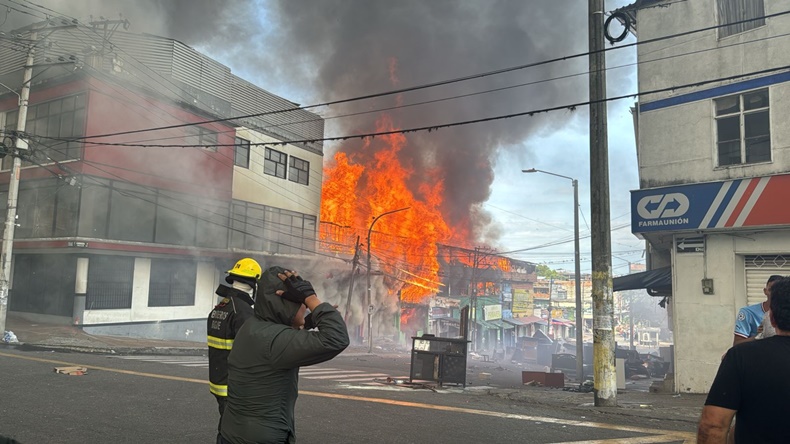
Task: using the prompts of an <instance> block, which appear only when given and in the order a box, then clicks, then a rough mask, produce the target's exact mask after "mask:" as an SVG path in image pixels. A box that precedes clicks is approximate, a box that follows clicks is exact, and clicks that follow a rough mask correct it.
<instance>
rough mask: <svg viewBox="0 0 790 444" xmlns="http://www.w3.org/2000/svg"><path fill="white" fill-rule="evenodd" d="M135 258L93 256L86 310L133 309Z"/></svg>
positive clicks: (89, 265) (90, 266) (89, 267)
mask: <svg viewBox="0 0 790 444" xmlns="http://www.w3.org/2000/svg"><path fill="white" fill-rule="evenodd" d="M133 281H134V258H133V257H124V256H92V257H91V258H90V262H89V264H88V294H87V295H86V298H85V309H86V310H104V309H114V308H132V284H133Z"/></svg>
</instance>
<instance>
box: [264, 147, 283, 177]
mask: <svg viewBox="0 0 790 444" xmlns="http://www.w3.org/2000/svg"><path fill="white" fill-rule="evenodd" d="M275 153H276V156H277V157H278V158H279V159H274V158H273V157H274V156H275ZM272 168H274V171H272ZM287 171H288V154H286V153H284V152H282V151H277V150H275V149H273V148H269V147H266V152H265V153H264V160H263V174H266V175H267V176H274V177H278V178H280V179H285V178H286V173H287Z"/></svg>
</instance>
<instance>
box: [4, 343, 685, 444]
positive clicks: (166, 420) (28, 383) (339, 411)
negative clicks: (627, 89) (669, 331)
mask: <svg viewBox="0 0 790 444" xmlns="http://www.w3.org/2000/svg"><path fill="white" fill-rule="evenodd" d="M67 365H81V366H85V367H88V372H87V374H85V375H82V376H68V375H63V374H57V373H55V372H54V368H55V367H59V366H67ZM408 367H409V366H408V358H407V357H400V358H399V357H394V358H392V357H364V356H354V355H347V356H344V355H341V357H339V358H337V359H335V360H333V361H330V362H328V363H324V364H321V365H319V366H315V367H310V368H305V369H303V370H302V371H301V374H300V397H299V401H298V402H297V408H296V417H297V423H296V428H297V437H298V440H299V442H300V443H302V444H305V443H320V444H332V443H368V442H376V443H398V444H404V443H434V444H440V443H481V442H497V443H500V442H513V443H549V442H556V443H559V442H612V443H615V442H617V443H623V442H625V443H628V442H635V443H636V442H639V443H641V442H667V443H670V442H684V440H687V439H690V437H691V436H692V435H691V434H690V433H689V432H690V431H691V430H689V428H688V427H686V428H685V429H684V428H682V427H681V428H680V431H670V430H663V429H661V428H659V427H657V426H658V425H659V424H657V423H656V422H655V421H650V420H648V419H641V420H640V419H634V418H619V417H606V416H605V415H598V416H595V415H594V414H591V415H589V416H580V415H579V413H578V412H577V411H573V410H565V409H555V410H551V409H547V408H546V407H545V406H530V405H522V404H515V403H513V402H511V401H508V400H503V399H501V398H498V397H495V396H487V395H485V394H484V393H485V390H480V387H479V386H480V385H481V384H482V383H480V384H473V385H472V387H471V388H469V389H467V390H461V389H460V388H457V389H456V388H451V389H447V390H439V391H438V392H433V391H431V390H425V389H413V388H405V387H403V386H388V385H382V384H377V383H375V382H373V381H372V379H374V378H386V376H391V377H396V378H397V377H401V376H405V375H408V369H409V368H408ZM471 371H475V370H471ZM0 372H2V373H1V374H0V378H1V379H0V381H2V383H0V435H3V436H10V437H14V438H15V439H17V440H19V441H20V442H21V443H22V444H31V443H53V444H55V443H145V442H156V443H200V442H206V443H209V442H213V439H214V436H215V429H216V423H217V419H218V415H217V412H216V402H215V401H214V399H213V397H212V396H211V395H210V394H209V392H208V385H207V382H206V378H207V372H208V370H207V369H206V367H205V358H201V357H172V356H168V357H131V358H130V357H119V356H100V355H90V354H64V353H54V352H40V351H37V352H32V351H28V352H26V351H19V350H13V349H0ZM676 428H677V427H676ZM686 442H691V441H686Z"/></svg>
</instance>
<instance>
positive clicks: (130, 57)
mask: <svg viewBox="0 0 790 444" xmlns="http://www.w3.org/2000/svg"><path fill="white" fill-rule="evenodd" d="M55 22H56V21H53V22H51V23H42V24H36V25H32V26H31V27H28V28H24V29H20V30H17V31H15V32H14V33H12V34H13V35H15V36H18V39H19V42H20V43H19V44H18V45H16V46H15V47H14V48H11V47H10V46H2V47H0V82H2V83H3V84H5V85H20V84H21V83H22V74H23V71H24V65H25V58H26V57H27V53H28V51H30V48H31V47H32V44H31V43H25V42H30V41H31V40H33V41H35V63H34V68H33V81H32V82H31V94H30V105H29V107H28V114H27V120H26V127H25V131H24V134H16V133H15V132H14V130H16V128H17V120H18V119H17V117H18V115H19V111H18V102H17V95H15V94H14V93H12V92H6V93H4V94H2V95H0V128H4V129H5V131H4V136H5V137H11V138H14V137H22V138H25V139H28V140H29V149H28V150H27V152H23V153H22V157H23V159H24V162H23V168H22V171H21V175H20V191H19V198H18V205H17V213H18V223H17V227H16V230H15V236H14V238H15V242H14V251H13V253H14V254H13V261H12V277H11V290H10V296H9V297H10V299H9V301H10V307H9V308H10V311H12V312H16V313H18V314H27V315H35V316H49V317H50V319H51V320H53V321H57V322H64V323H73V324H76V325H80V326H81V327H82V328H83V329H84V330H85V331H88V332H91V333H101V334H114V335H129V336H141V337H154V338H162V339H181V340H195V341H204V340H205V316H206V315H207V313H208V312H209V311H210V310H211V308H212V307H213V305H214V304H215V303H216V296H215V295H214V290H215V288H216V287H217V285H218V284H219V283H220V282H221V280H222V278H223V276H224V272H225V271H226V270H228V269H230V268H231V266H232V265H233V263H234V262H235V261H236V260H237V259H239V258H241V257H245V256H251V257H254V258H256V259H258V260H259V262H261V263H262V265H263V266H264V267H266V266H268V265H273V263H272V262H276V263H277V264H278V265H285V266H288V265H290V264H299V263H304V262H305V261H307V260H309V259H310V258H311V257H312V255H313V254H314V253H315V250H316V232H317V225H318V218H319V214H320V204H321V200H320V196H321V184H322V164H323V162H322V160H323V147H322V144H321V142H304V143H287V142H288V141H293V140H307V139H309V140H316V139H321V138H322V137H323V120H322V119H320V118H319V117H318V116H317V115H315V114H312V113H309V112H306V111H303V110H298V109H296V110H293V109H294V108H298V107H297V105H295V104H293V103H292V102H289V101H287V100H285V99H283V98H280V97H277V96H275V95H274V94H271V93H269V92H267V91H264V90H262V89H260V88H258V87H256V86H254V85H253V84H252V83H250V82H247V81H246V80H244V79H241V78H239V77H237V76H235V75H233V74H232V73H231V71H230V69H229V68H228V67H226V66H224V65H221V64H220V63H218V62H216V61H215V60H212V59H210V58H209V57H207V56H205V55H203V54H200V53H198V52H197V51H195V50H193V49H192V48H190V47H188V46H186V45H184V44H183V43H181V42H178V41H175V40H172V39H167V38H162V37H155V36H150V35H138V34H132V33H126V32H120V31H118V32H116V33H114V34H112V35H111V36H106V35H104V36H103V35H100V34H98V33H97V32H96V31H95V30H93V29H92V28H89V27H85V26H82V25H74V26H60V25H59V24H58V23H55ZM53 23H54V24H53ZM55 25H57V26H55ZM53 48H56V49H53ZM64 60H65V62H64ZM289 109H292V111H288V112H280V111H283V110H289ZM239 116H242V117H239ZM151 128H162V129H160V130H156V131H148V130H149V129H151ZM12 161H13V159H12V156H10V155H9V156H5V158H4V159H3V161H2V166H1V168H0V183H2V184H3V185H0V202H2V207H3V210H2V214H0V217H2V218H3V220H5V215H6V202H7V194H8V183H9V172H10V167H11V164H12Z"/></svg>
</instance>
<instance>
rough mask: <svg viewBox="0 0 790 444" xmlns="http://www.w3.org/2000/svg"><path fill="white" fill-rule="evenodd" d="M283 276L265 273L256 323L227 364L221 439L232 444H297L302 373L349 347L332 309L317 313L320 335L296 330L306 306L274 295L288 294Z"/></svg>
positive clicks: (241, 337)
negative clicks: (304, 368) (296, 419)
mask: <svg viewBox="0 0 790 444" xmlns="http://www.w3.org/2000/svg"><path fill="white" fill-rule="evenodd" d="M283 271H284V270H283V269H282V268H280V267H272V268H269V269H268V270H266V272H264V273H263V276H262V277H261V280H260V283H261V285H260V288H261V290H259V293H258V297H257V300H256V304H255V317H253V318H252V319H250V320H248V321H247V322H246V323H245V324H244V326H242V328H241V330H240V331H239V333H238V334H237V335H236V341H235V342H234V345H233V350H232V351H231V353H230V357H229V358H228V370H229V373H228V403H227V406H226V407H225V413H224V414H223V415H222V436H223V437H224V438H225V439H226V440H227V441H230V442H231V443H233V444H246V443H283V442H288V443H294V442H296V437H295V432H294V406H295V404H296V397H297V396H298V379H299V367H302V366H308V365H313V364H318V363H321V362H324V361H328V360H330V359H332V358H334V357H335V356H337V355H338V354H340V352H342V351H343V350H345V349H346V347H348V344H349V340H348V331H347V330H346V324H345V322H343V317H342V316H341V315H340V313H338V311H337V310H335V308H334V307H332V305H330V304H328V303H322V304H321V305H319V306H318V307H316V309H315V310H314V311H313V312H312V316H313V322H314V324H315V326H316V327H317V328H318V331H308V330H304V329H295V328H293V327H292V326H291V325H292V324H293V319H294V316H295V315H296V314H297V312H298V311H299V309H300V307H301V304H298V303H295V302H291V301H288V300H286V299H283V298H282V297H280V296H278V295H277V294H276V293H275V291H277V290H285V285H284V284H283V283H282V281H281V280H280V279H279V278H278V277H277V273H278V272H283Z"/></svg>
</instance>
